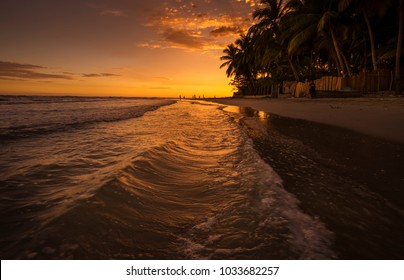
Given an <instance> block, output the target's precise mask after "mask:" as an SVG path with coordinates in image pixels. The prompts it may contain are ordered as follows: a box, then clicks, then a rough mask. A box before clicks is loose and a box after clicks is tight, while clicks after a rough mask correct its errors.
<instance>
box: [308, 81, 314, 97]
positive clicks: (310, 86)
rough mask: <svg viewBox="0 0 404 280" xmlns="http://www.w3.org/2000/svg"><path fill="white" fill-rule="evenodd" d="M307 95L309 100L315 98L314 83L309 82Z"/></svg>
mask: <svg viewBox="0 0 404 280" xmlns="http://www.w3.org/2000/svg"><path fill="white" fill-rule="evenodd" d="M309 94H310V97H311V98H315V97H316V84H315V83H314V81H311V83H310V85H309Z"/></svg>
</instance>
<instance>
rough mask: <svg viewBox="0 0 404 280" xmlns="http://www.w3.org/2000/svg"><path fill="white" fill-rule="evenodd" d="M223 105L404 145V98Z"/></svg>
mask: <svg viewBox="0 0 404 280" xmlns="http://www.w3.org/2000/svg"><path fill="white" fill-rule="evenodd" d="M212 101H214V102H218V103H221V104H225V105H234V106H240V107H251V108H253V109H256V110H260V111H264V112H267V113H272V114H276V115H279V116H285V117H290V118H295V119H303V120H308V121H313V122H318V123H323V124H328V125H333V126H337V127H341V128H346V129H349V130H353V131H356V132H360V133H363V134H365V135H370V136H374V137H377V138H381V139H385V140H389V141H393V142H398V143H404V129H403V123H404V98H344V99H331V98H327V99H315V100H313V99H306V98H301V99H297V98H279V99H269V98H226V99H215V100H212Z"/></svg>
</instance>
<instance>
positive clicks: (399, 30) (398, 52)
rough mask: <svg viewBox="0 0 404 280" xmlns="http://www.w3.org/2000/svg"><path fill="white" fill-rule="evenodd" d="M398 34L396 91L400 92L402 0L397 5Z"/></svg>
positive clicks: (403, 22) (402, 24) (403, 15)
mask: <svg viewBox="0 0 404 280" xmlns="http://www.w3.org/2000/svg"><path fill="white" fill-rule="evenodd" d="M398 17H399V24H398V36H397V51H396V73H395V76H396V93H398V94H400V93H401V77H400V76H401V73H400V67H401V65H400V60H401V48H402V45H403V28H404V0H400V4H399V7H398Z"/></svg>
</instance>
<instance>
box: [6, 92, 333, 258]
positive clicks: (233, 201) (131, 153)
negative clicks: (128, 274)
mask: <svg viewBox="0 0 404 280" xmlns="http://www.w3.org/2000/svg"><path fill="white" fill-rule="evenodd" d="M223 109H224V107H223V106H220V105H218V104H215V103H208V102H202V101H180V102H175V101H173V100H163V99H123V98H78V97H7V96H4V97H2V98H1V100H0V145H1V146H0V200H1V204H0V207H1V209H0V215H1V217H0V221H1V222H0V223H1V226H0V228H1V229H0V230H1V232H0V246H1V248H2V250H1V257H2V259H19V258H22V259H31V258H40V259H43V258H46V259H324V258H326V259H329V258H334V257H335V253H334V252H333V250H332V249H331V248H332V242H333V233H332V232H331V231H330V230H328V229H327V228H326V226H325V225H324V224H323V223H322V222H321V221H320V220H318V219H317V218H314V217H311V216H309V215H307V214H305V213H303V212H302V211H301V210H300V208H299V201H298V199H297V198H296V197H295V196H294V195H293V194H291V193H289V192H287V191H286V190H285V189H284V187H283V185H282V178H280V177H279V176H278V174H276V172H275V171H274V170H273V169H272V168H271V166H269V165H268V164H267V163H265V162H264V161H263V160H262V158H261V157H260V156H259V154H258V153H257V151H256V150H255V148H254V145H253V143H252V141H251V139H249V137H248V136H247V133H246V132H245V131H244V130H243V128H242V127H241V126H240V125H239V124H238V122H237V121H236V119H237V117H238V116H237V115H236V114H235V113H229V112H227V111H226V110H223Z"/></svg>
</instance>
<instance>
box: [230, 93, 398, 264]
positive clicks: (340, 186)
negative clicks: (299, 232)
mask: <svg viewBox="0 0 404 280" xmlns="http://www.w3.org/2000/svg"><path fill="white" fill-rule="evenodd" d="M247 101H248V100H247ZM224 111H226V112H229V114H231V113H232V112H235V113H241V114H242V116H243V117H242V118H241V119H238V120H237V121H238V123H239V124H240V125H241V126H242V127H243V128H244V129H245V131H246V132H247V134H248V135H249V137H250V138H251V139H252V141H253V143H254V147H255V148H256V150H257V151H258V153H259V154H260V156H261V157H262V158H263V160H264V161H265V162H266V163H267V164H268V165H270V166H271V167H272V168H273V169H274V170H275V171H276V173H277V174H279V176H280V177H281V178H282V181H283V186H284V188H285V189H286V190H287V191H288V192H290V193H292V194H293V195H295V196H296V197H297V199H298V200H299V201H300V208H301V209H302V210H303V212H305V213H307V214H309V215H310V216H312V217H315V218H316V219H319V220H321V221H322V222H323V223H325V225H326V227H327V228H328V229H329V230H331V231H332V232H333V233H334V246H333V249H334V251H335V252H336V254H337V258H338V259H345V260H346V259H402V258H403V256H404V246H403V245H402V244H404V236H403V235H402V232H403V231H404V224H403V223H402V219H403V217H404V209H403V207H402V205H403V204H402V200H401V197H403V195H404V191H403V190H402V187H401V186H402V183H403V182H404V176H403V174H402V170H401V169H402V166H404V158H403V157H402V156H401V155H402V151H403V148H404V145H402V144H399V143H393V142H389V141H385V140H382V139H378V138H375V137H371V136H366V135H363V134H361V133H357V132H355V131H352V130H348V129H344V128H339V127H335V126H330V125H327V124H321V123H319V122H311V121H306V120H301V119H293V118H287V117H281V116H278V115H273V114H265V113H262V112H259V111H257V110H254V109H251V108H249V107H227V108H224ZM387 248H389V249H387Z"/></svg>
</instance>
